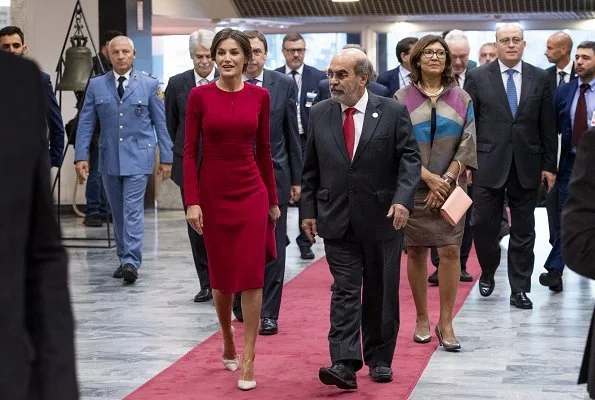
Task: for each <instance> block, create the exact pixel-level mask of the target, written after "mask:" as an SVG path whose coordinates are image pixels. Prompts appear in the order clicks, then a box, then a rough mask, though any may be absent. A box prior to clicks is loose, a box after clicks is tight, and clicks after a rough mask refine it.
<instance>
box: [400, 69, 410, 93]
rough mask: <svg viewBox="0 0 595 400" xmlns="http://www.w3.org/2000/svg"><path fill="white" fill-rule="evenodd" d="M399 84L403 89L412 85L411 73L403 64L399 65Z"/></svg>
mask: <svg viewBox="0 0 595 400" xmlns="http://www.w3.org/2000/svg"><path fill="white" fill-rule="evenodd" d="M399 84H400V86H399V87H402V88H404V87H405V86H409V85H411V72H410V71H409V70H408V69H407V68H405V67H404V66H403V64H401V65H399Z"/></svg>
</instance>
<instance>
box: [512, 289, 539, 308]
mask: <svg viewBox="0 0 595 400" xmlns="http://www.w3.org/2000/svg"><path fill="white" fill-rule="evenodd" d="M510 305H511V306H515V307H516V308H520V309H523V310H530V309H532V308H533V303H532V302H531V300H529V298H528V297H527V294H526V293H525V292H512V294H511V295H510Z"/></svg>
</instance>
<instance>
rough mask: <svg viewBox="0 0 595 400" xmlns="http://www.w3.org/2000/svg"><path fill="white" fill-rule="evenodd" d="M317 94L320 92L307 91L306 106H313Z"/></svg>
mask: <svg viewBox="0 0 595 400" xmlns="http://www.w3.org/2000/svg"><path fill="white" fill-rule="evenodd" d="M317 94H318V93H316V92H307V93H306V108H310V107H312V103H313V102H314V99H315V98H316V95H317Z"/></svg>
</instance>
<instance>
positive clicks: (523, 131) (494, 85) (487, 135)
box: [465, 62, 558, 189]
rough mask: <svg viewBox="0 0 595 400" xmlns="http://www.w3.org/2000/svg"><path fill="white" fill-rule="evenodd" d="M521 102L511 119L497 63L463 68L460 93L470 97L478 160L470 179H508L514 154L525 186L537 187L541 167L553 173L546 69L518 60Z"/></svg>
mask: <svg viewBox="0 0 595 400" xmlns="http://www.w3.org/2000/svg"><path fill="white" fill-rule="evenodd" d="M521 68H522V84H521V100H520V102H519V105H518V108H517V114H516V117H514V118H513V117H512V113H511V111H510V106H509V104H508V100H507V97H506V89H505V88H504V83H503V82H502V74H501V73H500V63H499V62H492V63H489V64H486V65H483V66H481V67H478V68H474V69H472V70H469V71H468V72H467V76H466V78H465V91H467V93H469V95H470V96H471V99H472V100H473V108H474V111H475V121H476V122H475V126H476V133H477V163H478V168H477V170H476V171H473V183H474V184H477V185H479V186H484V187H488V188H494V189H496V188H501V187H503V186H504V184H505V183H506V180H507V179H508V174H509V172H510V168H511V165H512V160H513V155H514V161H515V165H516V172H517V175H518V177H519V181H520V183H521V185H522V187H523V188H525V189H537V188H539V185H540V181H541V171H550V172H553V173H556V164H557V163H556V157H557V152H558V139H557V135H556V121H555V119H554V112H553V100H552V91H551V89H550V84H549V79H548V76H547V73H546V72H545V71H544V70H542V69H540V68H537V67H534V66H532V65H531V64H527V63H525V62H523V63H522V67H521Z"/></svg>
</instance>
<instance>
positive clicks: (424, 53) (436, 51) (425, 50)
mask: <svg viewBox="0 0 595 400" xmlns="http://www.w3.org/2000/svg"><path fill="white" fill-rule="evenodd" d="M439 51H442V52H444V54H443V55H442V57H441V56H440V55H438V52H439ZM426 52H428V54H426ZM429 52H432V54H430V53H429ZM420 53H421V55H422V56H424V57H425V58H427V59H429V60H431V59H432V57H434V56H436V58H437V59H438V60H444V59H445V58H446V54H448V51H447V50H432V49H423V50H422V51H421V52H420Z"/></svg>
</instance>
